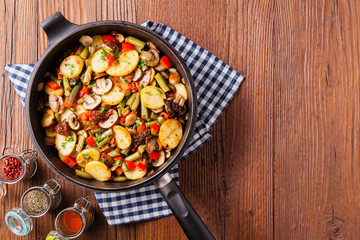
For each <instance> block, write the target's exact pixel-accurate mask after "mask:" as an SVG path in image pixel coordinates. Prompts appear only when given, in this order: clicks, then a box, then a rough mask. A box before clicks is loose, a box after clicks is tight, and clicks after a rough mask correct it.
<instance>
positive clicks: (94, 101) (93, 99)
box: [83, 94, 101, 110]
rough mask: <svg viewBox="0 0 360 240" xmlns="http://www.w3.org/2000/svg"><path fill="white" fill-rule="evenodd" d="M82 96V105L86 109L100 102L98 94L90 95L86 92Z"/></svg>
mask: <svg viewBox="0 0 360 240" xmlns="http://www.w3.org/2000/svg"><path fill="white" fill-rule="evenodd" d="M83 98H84V100H85V102H84V103H83V106H84V108H85V109H87V110H93V109H94V108H96V107H97V106H99V104H100V103H101V97H100V96H98V95H94V96H93V97H91V96H90V95H88V94H86V95H85V96H84V97H83Z"/></svg>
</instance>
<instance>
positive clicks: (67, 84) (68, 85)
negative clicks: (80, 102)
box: [63, 77, 71, 90]
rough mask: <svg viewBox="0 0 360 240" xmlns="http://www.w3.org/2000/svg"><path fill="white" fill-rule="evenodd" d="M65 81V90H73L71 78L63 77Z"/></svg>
mask: <svg viewBox="0 0 360 240" xmlns="http://www.w3.org/2000/svg"><path fill="white" fill-rule="evenodd" d="M63 82H64V90H71V87H70V83H69V79H68V78H66V77H63Z"/></svg>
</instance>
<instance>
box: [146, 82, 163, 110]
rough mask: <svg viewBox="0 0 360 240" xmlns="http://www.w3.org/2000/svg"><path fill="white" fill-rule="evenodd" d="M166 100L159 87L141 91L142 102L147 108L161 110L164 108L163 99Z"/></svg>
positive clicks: (149, 87) (150, 87) (148, 87)
mask: <svg viewBox="0 0 360 240" xmlns="http://www.w3.org/2000/svg"><path fill="white" fill-rule="evenodd" d="M165 98H166V95H165V93H164V92H163V91H162V90H161V89H160V88H158V87H154V86H146V87H144V88H143V90H141V102H143V103H144V105H145V107H147V108H150V109H158V108H161V107H162V106H164V101H163V99H165Z"/></svg>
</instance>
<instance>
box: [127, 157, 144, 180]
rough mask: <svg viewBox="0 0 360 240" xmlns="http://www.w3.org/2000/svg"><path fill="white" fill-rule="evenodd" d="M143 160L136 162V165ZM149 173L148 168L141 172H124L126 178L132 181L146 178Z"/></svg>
mask: <svg viewBox="0 0 360 240" xmlns="http://www.w3.org/2000/svg"><path fill="white" fill-rule="evenodd" d="M139 162H141V160H138V161H134V164H135V165H137V164H138V163H139ZM146 173H147V168H146V169H145V170H143V171H139V170H138V169H137V168H134V169H129V170H128V171H126V172H124V174H125V176H126V177H127V178H128V179H130V180H136V179H140V178H142V177H144V176H145V175H146Z"/></svg>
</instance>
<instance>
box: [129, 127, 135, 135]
mask: <svg viewBox="0 0 360 240" xmlns="http://www.w3.org/2000/svg"><path fill="white" fill-rule="evenodd" d="M127 130H128V132H129V133H130V135H135V134H137V131H136V130H135V129H132V128H127Z"/></svg>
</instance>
